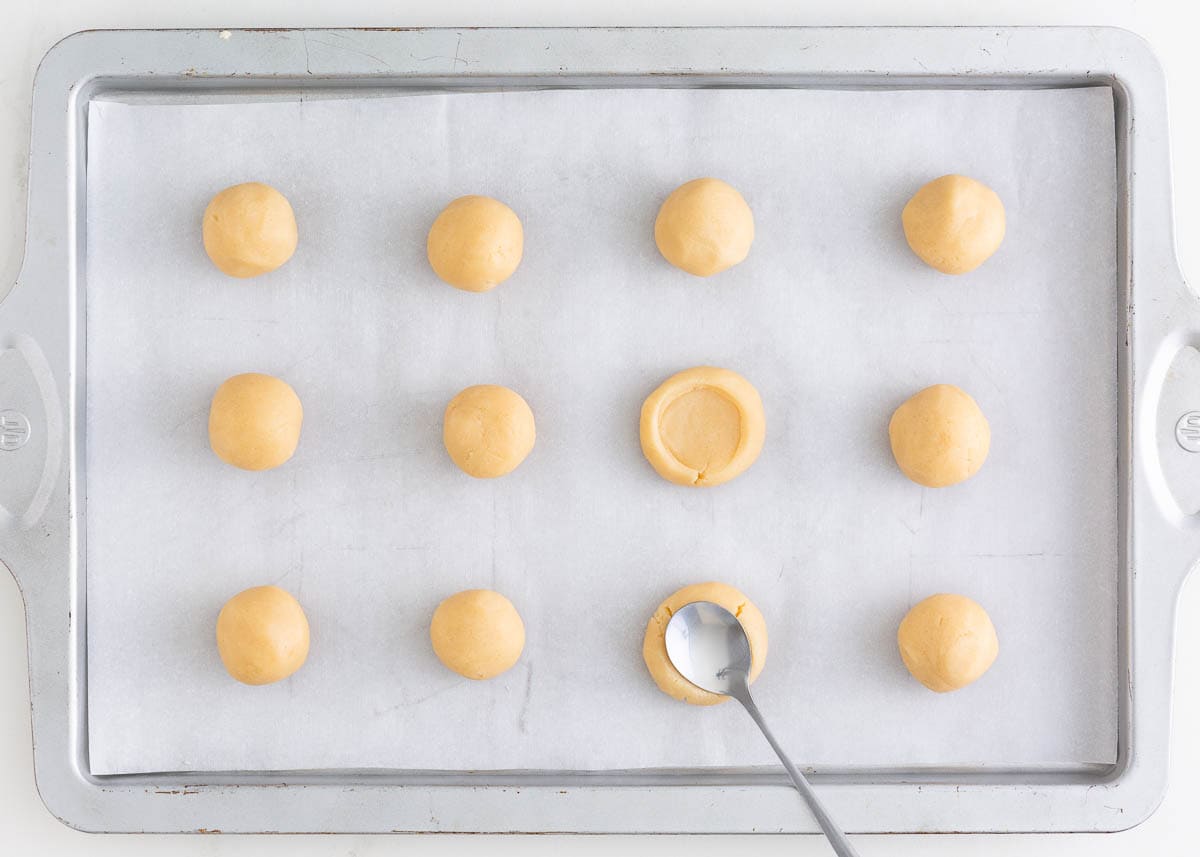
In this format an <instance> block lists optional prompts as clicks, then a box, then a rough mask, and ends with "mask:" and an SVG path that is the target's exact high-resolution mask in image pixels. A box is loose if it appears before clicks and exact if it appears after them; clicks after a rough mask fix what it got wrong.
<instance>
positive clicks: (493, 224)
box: [425, 196, 525, 292]
mask: <svg viewBox="0 0 1200 857" xmlns="http://www.w3.org/2000/svg"><path fill="white" fill-rule="evenodd" d="M524 246H525V233H524V231H523V230H522V228H521V220H520V218H518V217H517V214H516V212H515V211H513V210H512V209H511V208H509V207H508V206H507V205H505V204H504V203H502V202H500V201H499V200H496V199H492V198H491V197H487V196H460V197H459V198H458V199H456V200H454V201H453V202H451V203H450V204H449V205H447V206H446V207H445V208H444V209H442V213H441V214H439V215H438V216H437V219H436V220H434V221H433V226H432V227H431V228H430V230H429V237H428V239H427V240H426V242H425V250H426V253H427V254H428V256H429V264H430V265H431V266H432V267H433V271H434V273H435V274H437V275H438V276H439V277H441V278H442V279H443V280H444V281H446V282H447V283H449V284H450V285H452V286H454V287H455V288H458V289H463V290H465V291H468V292H486V291H488V290H489V289H492V288H495V287H496V286H497V285H498V284H500V283H502V282H504V281H505V280H507V279H508V278H509V277H511V276H512V274H513V272H514V271H515V270H517V265H519V264H521V254H522V252H523V250H524Z"/></svg>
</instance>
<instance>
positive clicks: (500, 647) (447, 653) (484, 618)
mask: <svg viewBox="0 0 1200 857" xmlns="http://www.w3.org/2000/svg"><path fill="white" fill-rule="evenodd" d="M429 639H430V641H431V642H432V643H433V651H434V653H435V654H436V655H437V656H438V660H440V661H441V662H442V663H443V664H445V665H446V667H447V669H451V670H453V671H454V672H456V673H458V674H459V675H461V676H466V677H467V678H472V679H487V678H495V677H496V676H498V675H500V674H501V673H502V672H505V671H507V670H509V669H511V668H512V667H513V665H514V664H516V662H517V660H518V659H519V658H520V657H521V650H522V649H524V648H525V624H524V623H523V622H522V621H521V615H520V614H519V613H518V612H517V608H516V607H514V606H513V603H512V602H511V601H509V600H508V599H507V598H505V597H504V596H503V595H501V594H500V593H499V592H493V591H492V590H490V589H468V590H466V591H464V592H459V593H457V594H455V595H451V596H450V597H449V598H447V599H446V600H445V601H443V602H442V603H441V604H439V605H438V606H437V609H436V610H434V611H433V621H432V622H431V623H430V625H429Z"/></svg>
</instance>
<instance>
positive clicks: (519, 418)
mask: <svg viewBox="0 0 1200 857" xmlns="http://www.w3.org/2000/svg"><path fill="white" fill-rule="evenodd" d="M536 437H537V431H536V430H535V428H534V425H533V411H531V410H530V409H529V405H528V404H527V403H526V402H525V400H524V399H522V398H521V397H520V395H518V394H517V393H516V392H514V391H512V390H510V389H508V387H497V386H495V385H494V384H480V385H479V386H476V387H467V389H465V390H463V391H462V392H461V393H459V394H458V395H457V396H455V397H454V398H453V399H451V400H450V404H448V405H446V415H445V417H444V418H443V420H442V442H443V443H445V445H446V452H448V453H450V458H451V459H453V461H454V463H455V464H457V465H458V466H459V468H461V469H462V471H463V472H464V473H467V474H469V475H471V476H474V477H475V478H476V479H494V478H495V477H497V476H504V475H505V474H506V473H511V472H512V471H514V470H516V469H517V465H519V464H520V463H521V462H522V461H524V460H525V456H527V455H529V452H530V450H532V449H533V442H534V440H535V439H536Z"/></svg>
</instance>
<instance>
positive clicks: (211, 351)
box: [85, 88, 1121, 773]
mask: <svg viewBox="0 0 1200 857" xmlns="http://www.w3.org/2000/svg"><path fill="white" fill-rule="evenodd" d="M88 134H89V161H88V190H87V204H88V223H87V234H88V245H87V289H86V293H87V338H86V348H87V444H86V446H87V511H86V521H85V526H86V537H87V610H88V613H87V629H88V694H89V708H88V728H89V736H90V753H91V764H92V769H93V771H94V772H96V773H116V772H134V771H158V770H216V769H221V770H224V769H249V770H255V769H294V768H305V769H319V768H340V767H352V768H359V767H390V768H436V769H511V768H549V769H555V768H570V769H577V768H583V769H604V768H627V767H631V768H635V767H644V766H651V767H657V766H700V765H753V764H770V763H773V762H774V760H773V758H772V756H771V752H770V750H769V749H768V748H767V746H766V744H765V743H764V742H763V740H762V738H761V736H760V735H759V734H758V733H757V731H756V730H755V729H754V728H753V725H752V724H751V723H750V721H749V720H748V719H747V718H746V716H745V714H744V713H743V712H742V711H740V710H739V709H738V707H737V706H736V705H735V704H731V705H726V706H720V707H718V708H715V709H709V710H700V709H696V708H692V707H689V706H686V705H683V704H680V703H677V702H674V701H673V700H670V699H669V698H667V697H666V696H664V695H662V694H661V693H659V692H658V690H657V689H656V688H655V687H654V686H653V684H652V683H651V681H650V679H649V678H648V676H647V675H646V672H645V669H644V667H643V665H642V662H641V654H640V648H641V638H642V631H643V628H644V627H645V622H646V620H647V618H648V617H649V615H650V613H651V611H652V610H653V609H654V607H655V606H656V605H657V604H658V602H659V601H660V600H661V599H662V598H663V597H665V596H666V595H667V594H668V593H670V592H671V591H673V590H674V589H675V588H677V587H678V586H681V585H683V584H686V583H691V582H695V581H701V580H708V579H720V580H725V581H728V582H730V583H733V584H735V585H737V586H739V587H740V588H742V589H743V590H744V591H745V592H746V593H747V594H748V595H749V596H750V597H751V598H752V599H753V600H754V601H755V602H756V603H757V604H758V605H759V607H760V608H761V609H762V611H763V613H764V614H765V615H766V618H767V622H768V625H769V628H770V638H771V647H770V656H769V659H768V663H767V668H766V670H765V672H764V673H763V675H762V678H761V679H760V681H759V682H758V684H757V685H756V688H755V690H756V694H757V696H758V699H759V703H760V706H761V707H762V709H763V711H764V712H765V713H766V715H767V717H768V719H769V721H770V722H771V723H772V724H773V725H774V728H775V729H776V730H777V732H778V734H779V736H780V737H781V739H782V741H783V743H784V745H785V746H786V747H787V748H788V749H789V750H790V751H791V752H792V753H793V754H794V756H795V758H796V759H797V760H798V761H800V762H802V763H805V764H814V765H819V766H823V767H853V766H873V767H911V766H927V765H937V766H945V765H950V766H965V767H971V768H979V767H989V768H995V767H1006V766H1017V767H1045V766H1057V765H1073V764H1089V763H1111V762H1112V761H1113V760H1114V758H1115V752H1116V736H1117V726H1116V712H1117V676H1116V662H1117V661H1116V628H1117V622H1116V598H1117V594H1116V584H1117V510H1116V491H1117V473H1116V462H1117V424H1118V412H1117V404H1116V398H1117V380H1116V379H1117V375H1116V347H1117V342H1118V335H1119V334H1118V319H1119V317H1120V312H1121V311H1120V309H1119V306H1118V304H1119V301H1118V289H1117V282H1118V280H1117V275H1116V262H1115V255H1116V251H1115V246H1116V241H1115V206H1116V192H1115V176H1114V173H1115V166H1114V164H1115V156H1114V144H1113V137H1114V133H1113V102H1112V97H1111V93H1110V91H1109V90H1108V89H1106V88H1095V89H1072V90H1062V91H1047V90H1043V91H1026V92H1015V91H975V92H967V91H955V92H928V91H920V92H911V91H910V92H903V91H892V92H883V91H875V92H853V91H764V90H758V91H734V90H724V91H679V90H676V91H666V90H662V91H658V90H614V91H591V92H564V91H559V92H510V93H476V94H424V95H411V96H407V97H396V98H383V99H362V100H353V99H351V100H332V101H317V102H311V101H310V102H304V101H291V102H285V103H256V104H232V105H196V104H191V105H162V104H157V105H156V104H147V103H118V102H115V101H114V102H99V103H93V104H92V105H91V108H90V114H89V124H88ZM947 172H961V173H966V174H969V175H972V176H976V177H978V178H979V179H981V180H983V181H985V182H987V183H988V184H989V185H991V186H992V187H994V188H995V189H996V190H997V191H998V193H999V194H1000V196H1001V197H1002V198H1003V200H1004V202H1005V205H1006V208H1007V212H1008V235H1007V238H1006V240H1005V243H1004V245H1003V247H1002V248H1001V249H1000V251H999V253H998V254H997V255H996V256H995V257H993V258H992V259H991V260H990V261H989V262H988V263H987V264H986V265H984V266H983V267H982V268H981V269H979V270H978V271H976V272H975V273H973V274H970V275H968V276H963V277H947V276H943V275H941V274H938V273H936V272H934V271H932V270H930V269H929V268H926V267H925V266H923V265H922V264H921V263H920V262H919V261H918V260H917V259H916V257H915V256H914V255H913V254H912V253H911V252H910V251H909V249H908V247H907V246H906V244H905V242H904V237H903V234H902V231H901V228H900V209H901V207H902V206H903V204H904V202H905V201H906V199H907V198H908V196H909V195H910V194H911V193H912V192H913V191H914V190H915V189H916V188H917V187H919V186H920V185H921V184H922V183H924V182H925V181H927V180H929V179H931V178H933V177H935V176H938V175H941V174H943V173H947ZM701 175H716V176H720V177H722V178H724V179H726V180H728V181H730V182H731V183H732V184H733V185H735V186H736V187H738V188H739V189H740V190H741V191H742V192H743V193H744V195H745V196H746V198H747V200H748V201H749V203H750V205H751V207H752V208H753V210H754V215H755V219H756V224H757V237H756V241H755V244H754V247H753V250H752V252H751V254H750V257H749V258H748V260H747V261H746V262H745V263H744V264H742V265H740V266H738V267H737V268H735V269H733V270H731V271H728V272H726V273H724V274H721V275H720V276H717V277H714V278H711V279H708V280H701V279H696V278H693V277H690V276H688V275H685V274H683V273H681V272H679V271H677V270H675V269H673V268H671V267H670V266H669V265H667V264H666V263H665V262H664V261H663V260H662V259H661V258H660V257H659V255H658V253H657V251H656V249H655V247H654V243H653V238H652V224H653V220H654V216H655V213H656V211H657V208H658V205H659V203H660V202H661V201H662V199H663V198H664V197H665V196H666V194H667V193H668V192H669V191H670V190H671V189H672V188H674V187H675V186H676V185H678V184H679V183H681V182H683V181H685V180H687V179H690V178H693V177H696V176H701ZM247 180H261V181H266V182H269V183H271V184H273V185H275V186H276V187H278V188H280V189H281V190H282V191H283V192H284V193H285V194H287V196H288V197H289V198H290V200H291V202H292V204H293V206H294V207H295V210H296V212H297V217H298V221H299V227H300V246H299V250H298V251H297V253H296V255H295V257H294V258H293V259H292V260H291V261H290V262H289V263H288V264H287V265H286V266H285V267H284V268H282V269H280V270H279V271H277V272H275V273H272V274H270V275H267V276H264V277H261V278H258V279H255V280H251V281H239V280H234V279H230V278H228V277H225V276H223V275H222V274H220V273H219V272H218V271H217V270H216V269H215V268H214V267H213V266H212V265H211V264H210V263H209V261H208V260H207V258H206V257H205V255H204V252H203V249H202V246H201V242H200V216H201V213H202V211H203V209H204V206H205V205H206V203H207V201H208V199H209V198H210V197H211V196H212V194H213V193H215V192H216V191H217V190H219V189H221V188H223V187H225V186H227V185H229V184H233V183H236V182H240V181H247ZM466 193H483V194H488V195H492V196H495V197H498V198H500V199H502V200H504V201H506V202H507V203H508V204H510V205H511V206H512V207H513V208H514V209H515V210H516V211H517V212H518V213H519V214H520V216H521V218H522V220H523V221H524V225H525V236H526V243H525V258H524V261H523V262H522V264H521V267H520V268H519V270H518V271H517V273H516V275H515V276H514V277H513V278H512V279H511V280H510V281H508V282H507V283H505V284H503V285H502V286H501V287H500V288H498V289H496V290H495V291H494V292H492V293H489V294H484V295H476V294H468V293H465V292H460V291H456V290H455V289H452V288H450V287H449V286H446V285H444V284H443V283H441V282H440V281H438V280H437V279H436V278H435V277H434V275H433V274H432V272H431V271H430V269H429V266H428V264H427V263H426V261H425V257H424V246H425V233H426V231H427V229H428V227H429V224H430V223H431V222H432V220H433V218H434V216H435V215H436V214H437V212H438V211H439V210H440V208H441V207H442V206H443V205H444V204H445V203H446V202H447V201H449V200H450V199H451V198H453V197H456V196H459V195H462V194H466ZM696 364H716V365H721V366H727V367H730V368H733V369H736V370H737V371H739V372H741V373H743V374H744V375H746V376H747V377H748V378H749V379H751V381H752V382H753V383H754V384H755V385H756V386H757V387H758V389H759V391H760V392H761V394H762V398H763V400H764V403H765V407H766V413H767V423H768V432H767V441H766V446H765V448H764V450H763V453H762V456H761V458H760V459H759V461H758V463H757V464H756V465H755V466H754V467H753V468H752V469H751V470H750V471H749V472H748V473H746V474H745V475H744V476H742V477H741V478H739V479H737V480H735V481H733V482H731V483H729V484H727V485H724V486H721V487H718V488H713V489H707V490H700V489H688V488H681V487H678V486H675V485H671V484H668V483H666V482H665V481H663V480H662V479H660V478H659V477H658V476H657V475H655V473H654V471H653V470H652V469H651V468H650V466H649V465H648V464H647V463H646V462H645V461H644V460H643V458H642V454H641V451H640V449H639V446H638V436H637V425H638V411H639V408H640V405H641V402H642V400H643V398H644V397H645V396H646V395H647V394H648V393H649V392H650V391H651V390H652V389H653V388H654V387H655V386H656V385H657V384H658V383H659V382H660V381H661V380H662V379H663V378H665V377H666V376H667V375H669V374H671V373H673V372H675V371H677V370H679V369H682V368H685V367H688V366H692V365H696ZM246 371H260V372H268V373H272V374H276V375H279V376H281V377H283V378H285V379H286V380H287V381H289V382H290V383H291V384H292V385H293V386H294V387H295V388H296V390H297V391H298V392H299V394H300V397H301V398H302V400H303V402H304V408H305V422H304V429H303V437H302V439H301V443H300V448H299V451H298V453H297V454H296V456H295V458H294V459H293V460H292V461H291V462H289V463H288V464H287V465H285V466H283V467H281V468H279V469H278V470H275V471H271V472H268V473H259V474H254V473H246V472H242V471H239V470H236V469H234V468H232V467H229V466H226V465H224V464H222V463H221V462H220V461H218V460H217V458H216V457H215V456H214V455H213V454H212V453H211V452H210V450H209V448H208V444H207V435H206V421H207V411H208V403H209V400H210V397H211V396H212V393H213V391H214V390H215V388H216V387H217V385H218V384H219V383H220V382H221V381H222V380H223V379H225V378H226V377H227V376H230V375H233V374H236V373H239V372H246ZM937 382H949V383H954V384H958V385H960V386H962V387H964V388H965V389H966V390H968V391H969V392H970V393H972V394H973V395H974V396H975V397H976V398H977V400H978V401H979V403H980V405H981V406H982V408H983V410H984V412H985V413H986V414H987V416H988V418H989V420H990V421H991V426H992V431H993V445H992V451H991V456H990V458H989V459H988V462H987V464H986V466H985V467H984V468H983V470H982V472H981V473H980V474H979V476H978V477H976V478H975V479H974V480H972V481H970V482H969V483H966V484H963V485H960V486H957V487H954V488H948V489H942V490H925V489H922V488H920V487H918V486H916V485H914V484H912V483H911V482H909V481H908V480H906V479H905V478H904V477H903V476H902V475H901V474H900V473H899V472H898V470H897V468H896V467H895V464H894V463H893V461H892V460H891V456H890V452H889V449H888V443H887V432H886V427H887V421H888V418H889V416H890V414H891V412H892V410H893V409H894V408H895V407H896V406H897V405H898V404H899V403H900V402H901V401H902V400H903V399H904V398H906V397H907V396H908V395H910V394H911V393H913V392H915V391H916V390H918V389H920V388H922V387H924V386H926V385H929V384H932V383H937ZM476 383H499V384H505V385H508V386H511V387H513V388H515V389H516V390H518V391H520V392H521V393H522V395H524V396H525V398H526V399H527V400H528V401H529V402H530V404H531V406H532V407H533V410H534V412H535V414H536V416H537V426H538V442H537V447H536V448H535V450H534V451H533V453H532V455H531V456H530V457H529V459H528V460H527V461H526V462H525V463H524V464H523V465H522V466H521V467H520V469H518V470H517V471H516V472H515V473H514V474H512V475H511V476H509V477H506V478H504V479H500V480H495V481H487V482H481V481H475V480H472V479H470V478H469V477H467V476H465V475H464V474H462V473H460V472H459V471H458V470H457V469H455V467H454V465H453V464H452V463H451V462H450V460H449V458H448V457H447V456H446V454H445V452H444V451H443V449H442V446H441V414H442V409H443V407H444V406H445V404H446V402H447V401H448V400H449V399H450V397H451V396H453V395H454V393H455V392H457V391H458V390H459V389H461V388H462V387H465V386H467V385H470V384H476ZM263 583H275V584H279V585H281V586H283V587H285V588H287V589H289V590H290V591H292V592H293V593H295V594H296V595H297V597H298V598H299V599H300V600H301V602H302V603H303V605H304V607H305V609H306V611H307V613H308V616H309V619H310V622H311V626H312V651H311V655H310V657H309V660H308V663H307V664H306V665H305V666H304V668H303V669H302V670H301V671H300V672H299V673H297V674H296V675H295V676H294V677H292V678H291V679H289V680H287V681H284V682H281V683H279V684H276V685H272V686H268V687H259V688H251V687H244V686H242V685H239V684H237V683H236V682H234V681H233V680H232V679H230V678H229V677H228V676H227V675H226V674H225V672H224V670H223V669H222V667H221V664H220V661H219V659H218V657H217V653H216V648H215V645H214V640H213V627H214V622H215V619H216V615H217V611H218V610H219V609H220V607H221V604H222V603H223V602H224V601H225V599H226V598H228V597H229V596H231V595H232V594H234V593H235V592H238V591H239V590H241V589H243V588H246V587H249V586H253V585H257V584H263ZM467 587H492V588H495V589H498V590H500V591H502V592H504V593H505V594H507V595H508V596H509V597H510V598H512V600H513V601H514V602H515V603H516V604H517V606H518V608H519V609H520V611H521V613H522V615H523V616H524V619H525V623H526V628H527V631H528V641H527V644H526V648H525V653H524V656H523V657H522V659H521V662H520V664H519V665H518V666H517V667H516V668H514V669H513V670H512V671H511V672H509V673H507V674H506V675H504V676H503V677H501V678H499V679H497V680H495V681H491V682H485V683H477V682H471V681H467V680H465V679H461V678H459V677H457V676H455V675H453V674H451V673H449V672H448V671H446V670H445V669H444V668H442V667H441V665H440V664H439V663H438V662H437V660H436V659H435V657H434V655H433V653H432V651H431V650H430V647H429V643H428V636H427V633H428V632H427V627H428V622H429V617H430V615H431V613H432V611H433V608H434V606H435V605H436V604H437V603H438V601H439V600H440V599H441V598H443V597H445V596H446V595H448V594H450V593H452V592H454V591H456V590H459V589H463V588H467ZM940 591H954V592H961V593H964V594H966V595H969V596H971V597H973V598H975V599H977V600H978V601H980V602H981V603H982V604H984V605H985V606H986V607H987V609H988V610H989V612H990V613H991V615H992V617H993V619H994V621H995V623H996V626H997V628H998V631H999V635H1000V640H1001V652H1000V657H999V660H998V661H997V662H996V664H995V666H994V667H993V669H992V670H991V671H990V672H989V673H988V674H987V676H986V677H985V678H984V679H983V680H982V681H980V682H979V683H977V684H976V685H974V686H972V687H970V688H968V689H966V690H964V691H961V692H959V693H956V694H950V695H936V694H933V693H931V692H929V691H927V690H925V689H924V688H923V687H921V686H920V685H918V684H917V683H916V682H915V681H914V680H912V679H911V678H910V677H909V676H908V674H907V672H906V671H905V669H904V667H903V665H902V664H901V661H900V658H899V656H898V653H897V650H896V645H895V639H894V637H895V631H896V626H897V623H898V622H899V620H900V618H901V617H902V616H903V615H904V613H905V611H906V610H907V609H908V607H909V606H910V605H912V604H913V603H914V602H915V601H917V600H919V599H921V598H923V597H925V596H926V595H929V594H932V593H935V592H940Z"/></svg>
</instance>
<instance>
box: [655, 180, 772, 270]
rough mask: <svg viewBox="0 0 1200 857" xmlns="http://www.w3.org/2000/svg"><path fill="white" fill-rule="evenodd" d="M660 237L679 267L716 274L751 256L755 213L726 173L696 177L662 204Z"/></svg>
mask: <svg viewBox="0 0 1200 857" xmlns="http://www.w3.org/2000/svg"><path fill="white" fill-rule="evenodd" d="M654 242H655V243H656V244H658V249H659V252H661V253H662V254H663V256H664V257H665V258H666V260H667V261H668V262H670V263H671V264H672V265H674V266H675V267H676V268H680V269H682V270H684V271H687V272H688V273H689V274H695V275H696V276H697V277H711V276H712V275H713V274H719V273H721V272H722V271H724V270H725V269H726V268H732V267H733V266H734V265H736V264H737V263H738V262H740V261H742V260H743V259H745V258H746V255H747V254H748V253H749V252H750V245H751V244H752V243H753V242H754V215H753V214H751V213H750V206H749V205H747V204H746V200H744V199H742V195H741V194H740V193H738V192H737V191H736V190H735V189H734V188H733V187H731V186H730V185H728V184H726V183H725V182H723V181H721V180H720V179H693V180H692V181H690V182H688V183H687V184H683V185H680V186H679V187H678V188H676V189H675V190H674V191H672V193H671V195H670V196H668V197H667V199H666V202H664V203H663V204H662V208H660V209H659V210H658V219H657V220H655V221H654Z"/></svg>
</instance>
